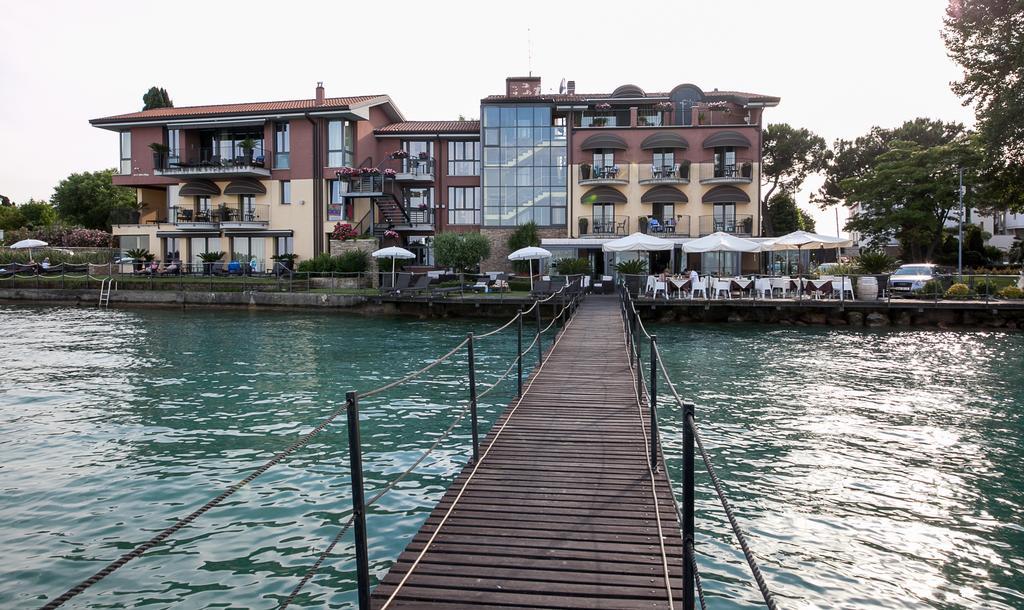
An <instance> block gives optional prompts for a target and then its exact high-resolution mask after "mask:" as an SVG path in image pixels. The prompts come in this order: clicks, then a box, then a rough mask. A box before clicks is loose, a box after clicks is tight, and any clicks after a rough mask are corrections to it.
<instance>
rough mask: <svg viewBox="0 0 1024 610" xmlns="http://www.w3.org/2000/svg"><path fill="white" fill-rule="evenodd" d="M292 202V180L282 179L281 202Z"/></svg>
mask: <svg viewBox="0 0 1024 610" xmlns="http://www.w3.org/2000/svg"><path fill="white" fill-rule="evenodd" d="M291 202H292V181H291V180H282V181H281V204H282V205H288V204H290V203H291Z"/></svg>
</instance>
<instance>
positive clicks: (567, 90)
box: [565, 80, 576, 95]
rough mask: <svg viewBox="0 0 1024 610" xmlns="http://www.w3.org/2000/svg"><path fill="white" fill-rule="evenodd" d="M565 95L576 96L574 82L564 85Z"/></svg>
mask: <svg viewBox="0 0 1024 610" xmlns="http://www.w3.org/2000/svg"><path fill="white" fill-rule="evenodd" d="M565 93H566V94H567V95H576V81H574V80H571V81H569V82H568V83H566V85H565Z"/></svg>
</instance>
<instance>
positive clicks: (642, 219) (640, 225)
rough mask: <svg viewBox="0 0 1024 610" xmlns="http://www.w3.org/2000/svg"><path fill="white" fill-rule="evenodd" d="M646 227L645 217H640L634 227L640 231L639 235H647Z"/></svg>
mask: <svg viewBox="0 0 1024 610" xmlns="http://www.w3.org/2000/svg"><path fill="white" fill-rule="evenodd" d="M647 225H648V222H647V217H646V216H641V217H640V218H638V219H637V221H636V226H637V228H639V229H640V232H641V233H647Z"/></svg>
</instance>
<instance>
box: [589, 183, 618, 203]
mask: <svg viewBox="0 0 1024 610" xmlns="http://www.w3.org/2000/svg"><path fill="white" fill-rule="evenodd" d="M626 201H627V199H626V196H625V195H623V194H622V191H619V190H616V189H613V188H612V187H610V186H597V187H594V188H592V189H590V190H589V191H587V192H586V193H583V196H582V197H580V203H585V204H595V203H626Z"/></svg>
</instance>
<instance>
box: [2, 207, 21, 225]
mask: <svg viewBox="0 0 1024 610" xmlns="http://www.w3.org/2000/svg"><path fill="white" fill-rule="evenodd" d="M23 226H25V215H24V214H22V213H21V210H20V209H18V208H17V207H15V206H7V205H5V206H0V230H2V231H14V230H15V229H20V228H22V227H23Z"/></svg>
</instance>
